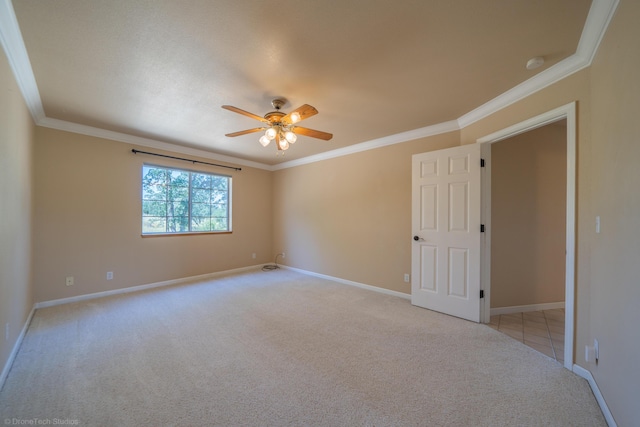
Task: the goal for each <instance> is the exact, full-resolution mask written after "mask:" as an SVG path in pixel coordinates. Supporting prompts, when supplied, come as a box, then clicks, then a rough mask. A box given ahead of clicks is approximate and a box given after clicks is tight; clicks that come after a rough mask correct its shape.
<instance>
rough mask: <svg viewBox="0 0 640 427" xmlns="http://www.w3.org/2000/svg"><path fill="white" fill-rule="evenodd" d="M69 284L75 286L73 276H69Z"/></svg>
mask: <svg viewBox="0 0 640 427" xmlns="http://www.w3.org/2000/svg"><path fill="white" fill-rule="evenodd" d="M67 286H73V276H67Z"/></svg>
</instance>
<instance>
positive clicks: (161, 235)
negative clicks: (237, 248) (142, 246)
mask: <svg viewBox="0 0 640 427" xmlns="http://www.w3.org/2000/svg"><path fill="white" fill-rule="evenodd" d="M232 233H233V232H232V231H196V232H190V233H153V234H141V235H140V237H172V236H202V235H210V234H232Z"/></svg>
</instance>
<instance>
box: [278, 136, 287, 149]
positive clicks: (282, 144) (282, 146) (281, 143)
mask: <svg viewBox="0 0 640 427" xmlns="http://www.w3.org/2000/svg"><path fill="white" fill-rule="evenodd" d="M278 145H279V146H280V149H281V150H286V149H288V148H289V141H287V140H286V139H285V138H283V139H281V140H279V141H278Z"/></svg>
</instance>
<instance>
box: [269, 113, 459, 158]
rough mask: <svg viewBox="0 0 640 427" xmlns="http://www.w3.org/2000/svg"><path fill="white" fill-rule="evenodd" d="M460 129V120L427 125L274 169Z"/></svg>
mask: <svg viewBox="0 0 640 427" xmlns="http://www.w3.org/2000/svg"><path fill="white" fill-rule="evenodd" d="M457 130H460V127H459V126H458V122H457V121H456V120H451V121H448V122H443V123H438V124H436V125H433V126H427V127H423V128H419V129H414V130H410V131H406V132H400V133H396V134H393V135H389V136H385V137H382V138H377V139H372V140H370V141H366V142H361V143H359V144H354V145H348V146H346V147H343V148H337V149H335V150H331V151H325V152H324V153H320V154H315V155H313V156H307V157H303V158H302V159H297V160H291V161H288V162H284V163H280V164H277V165H274V166H273V167H272V168H273V170H279V169H286V168H292V167H294V166H301V165H306V164H308V163H315V162H320V161H322V160H328V159H333V158H335V157H342V156H347V155H349V154H354V153H359V152H361V151H367V150H373V149H374V148H380V147H386V146H387V145H394V144H400V143H402V142H407V141H412V140H414V139H419V138H425V137H427V136H434V135H440V134H443V133H448V132H453V131H457Z"/></svg>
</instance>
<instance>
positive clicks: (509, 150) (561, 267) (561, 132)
mask: <svg viewBox="0 0 640 427" xmlns="http://www.w3.org/2000/svg"><path fill="white" fill-rule="evenodd" d="M564 124H566V121H564V120H563V121H561V122H557V123H553V124H550V125H546V126H543V127H541V128H538V129H534V130H532V131H529V132H525V133H523V134H520V135H517V136H514V137H512V138H508V139H506V140H502V141H500V142H497V143H494V144H492V145H491V307H492V308H493V307H513V306H521V305H531V304H544V303H554V302H563V301H564V294H565V247H566V237H565V236H566V233H565V223H566V199H567V197H566V183H567V179H566V178H567V149H566V148H567V128H566V126H564Z"/></svg>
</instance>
